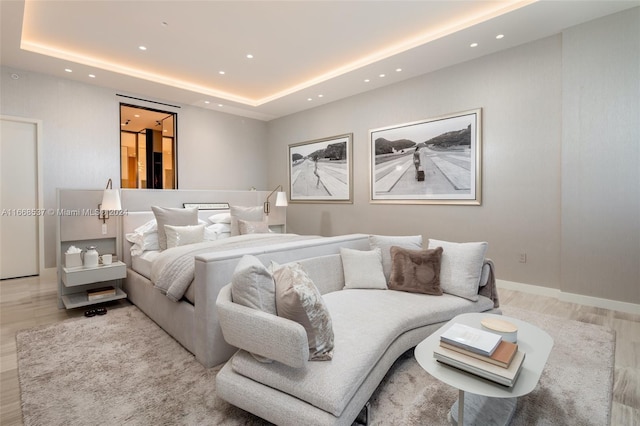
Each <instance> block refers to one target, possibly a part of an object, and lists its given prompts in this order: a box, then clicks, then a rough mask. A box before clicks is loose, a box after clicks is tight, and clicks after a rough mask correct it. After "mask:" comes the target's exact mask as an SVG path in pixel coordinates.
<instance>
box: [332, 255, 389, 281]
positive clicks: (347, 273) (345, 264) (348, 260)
mask: <svg viewBox="0 0 640 426" xmlns="http://www.w3.org/2000/svg"><path fill="white" fill-rule="evenodd" d="M340 257H341V258H342V269H343V272H344V288H371V289H380V290H386V289H387V280H386V278H385V277H384V272H383V271H382V255H381V253H380V249H379V248H374V249H373V250H368V251H364V250H354V249H349V248H344V247H342V248H340Z"/></svg>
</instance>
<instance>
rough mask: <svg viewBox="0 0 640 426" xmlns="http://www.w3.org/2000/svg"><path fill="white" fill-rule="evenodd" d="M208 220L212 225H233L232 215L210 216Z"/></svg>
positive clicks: (219, 214) (218, 214)
mask: <svg viewBox="0 0 640 426" xmlns="http://www.w3.org/2000/svg"><path fill="white" fill-rule="evenodd" d="M207 219H209V222H211V223H226V224H231V213H217V214H214V215H211V216H209V217H208V218H207Z"/></svg>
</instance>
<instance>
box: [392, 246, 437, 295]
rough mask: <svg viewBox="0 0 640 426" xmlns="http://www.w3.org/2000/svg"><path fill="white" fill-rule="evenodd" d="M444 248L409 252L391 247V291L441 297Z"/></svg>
mask: <svg viewBox="0 0 640 426" xmlns="http://www.w3.org/2000/svg"><path fill="white" fill-rule="evenodd" d="M441 259H442V247H438V248H436V249H426V250H407V249H403V248H400V247H397V246H392V247H391V280H390V281H389V288H390V289H391V290H399V291H407V292H409V293H423V294H430V295H432V296H441V295H442V289H441V288H440V262H441Z"/></svg>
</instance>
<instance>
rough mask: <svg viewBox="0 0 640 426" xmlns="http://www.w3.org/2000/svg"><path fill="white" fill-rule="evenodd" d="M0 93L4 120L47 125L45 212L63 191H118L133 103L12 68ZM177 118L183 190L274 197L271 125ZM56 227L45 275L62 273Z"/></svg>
mask: <svg viewBox="0 0 640 426" xmlns="http://www.w3.org/2000/svg"><path fill="white" fill-rule="evenodd" d="M12 73H17V74H19V75H20V78H19V79H17V80H14V79H12V78H11V74H12ZM0 89H1V94H2V96H1V97H0V113H2V114H4V115H10V116H17V117H26V118H35V119H40V120H42V122H43V144H42V146H43V157H42V158H43V161H44V164H43V167H42V170H43V175H44V176H43V181H44V204H45V205H44V206H43V207H44V208H55V206H56V188H69V189H100V188H104V186H105V185H106V183H107V180H108V179H109V178H111V179H112V180H113V182H114V186H119V182H120V122H119V105H120V102H125V103H133V102H132V101H131V100H128V99H123V98H120V97H117V96H116V93H118V92H117V91H115V90H113V89H108V88H103V87H98V86H93V85H89V84H83V83H80V82H76V81H71V80H65V79H60V78H57V77H52V76H48V75H44V74H38V73H33V72H29V71H25V70H15V69H11V68H7V67H2V68H1V75H0ZM177 112H178V185H179V188H181V189H238V190H244V189H249V188H251V187H252V186H255V187H256V188H257V189H260V190H266V189H268V188H267V186H266V180H267V164H266V163H265V162H264V160H263V159H264V157H265V155H266V145H265V143H264V139H265V134H266V124H265V123H264V122H261V121H258V120H252V119H247V118H242V117H237V116H233V115H229V114H223V113H219V112H216V111H209V110H205V109H202V108H196V107H192V106H189V105H182V106H181V108H179V109H177ZM238 171H243V172H242V173H238ZM96 207H97V206H96ZM55 220H56V218H55V217H51V216H47V217H45V266H46V267H53V266H54V265H55Z"/></svg>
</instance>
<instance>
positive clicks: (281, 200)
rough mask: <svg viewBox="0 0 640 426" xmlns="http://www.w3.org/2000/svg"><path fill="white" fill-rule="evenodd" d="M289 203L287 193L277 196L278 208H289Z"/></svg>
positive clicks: (279, 193)
mask: <svg viewBox="0 0 640 426" xmlns="http://www.w3.org/2000/svg"><path fill="white" fill-rule="evenodd" d="M288 205H289V203H288V202H287V193H286V192H284V191H281V192H278V194H277V195H276V206H277V207H287V206H288Z"/></svg>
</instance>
